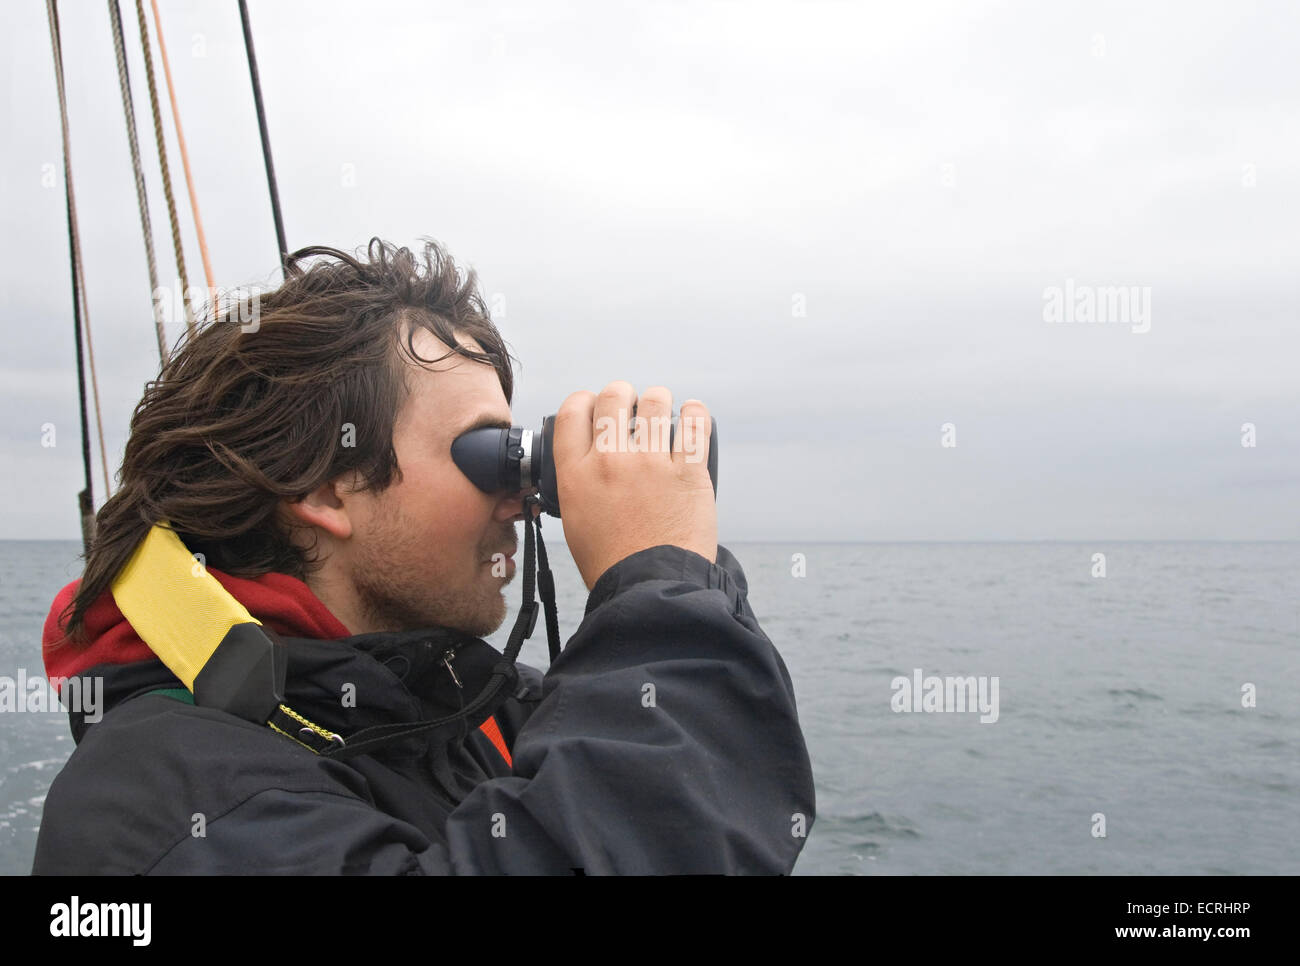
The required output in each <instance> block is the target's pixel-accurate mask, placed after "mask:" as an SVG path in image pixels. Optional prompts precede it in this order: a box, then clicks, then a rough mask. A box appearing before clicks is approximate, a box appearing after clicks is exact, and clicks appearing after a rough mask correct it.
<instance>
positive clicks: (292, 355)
mask: <svg viewBox="0 0 1300 966" xmlns="http://www.w3.org/2000/svg"><path fill="white" fill-rule="evenodd" d="M366 256H367V257H365V258H354V257H352V256H350V255H348V254H346V253H344V252H341V251H338V250H336V249H331V248H309V249H303V250H301V251H299V252H296V253H295V254H294V255H293V256H292V257H291V264H290V268H289V270H288V272H287V273H286V280H285V282H284V284H283V285H282V286H280V287H279V288H278V289H276V290H275V291H273V292H270V293H268V294H265V295H263V296H261V297H260V299H259V303H258V305H257V311H258V316H257V319H256V324H255V325H245V326H243V327H242V328H241V326H240V319H239V317H238V315H239V313H238V310H237V309H236V310H229V311H224V312H221V313H218V314H217V317H216V318H215V320H214V321H212V322H211V323H210V324H208V325H205V326H204V327H203V328H201V329H200V331H199V332H198V334H197V335H195V336H194V337H193V338H192V339H190V340H189V341H187V342H186V343H184V344H183V345H182V346H181V347H180V348H179V349H178V350H177V351H176V352H175V353H174V354H173V356H172V357H171V359H170V360H169V361H168V362H167V364H166V365H165V366H164V367H163V370H162V372H161V374H160V376H159V378H158V379H157V380H155V381H154V382H152V383H150V384H149V385H148V386H147V387H146V390H145V394H144V398H143V399H142V400H141V402H140V404H139V405H138V406H137V407H136V412H135V415H134V417H133V419H132V422H131V436H130V439H129V440H128V442H127V446H126V452H125V456H124V459H123V463H122V471H121V485H120V487H119V489H118V491H117V492H116V493H115V494H114V495H113V496H112V498H111V499H110V500H109V501H108V502H107V503H106V504H105V505H104V506H103V508H101V510H100V511H99V514H98V516H97V520H96V536H95V541H94V544H93V546H92V548H91V552H90V555H89V557H88V558H87V565H86V572H85V576H84V578H83V581H82V586H81V590H80V592H79V594H78V596H77V598H76V600H75V601H74V608H73V612H72V622H71V625H70V630H71V631H72V632H73V633H74V634H75V633H76V632H77V631H78V630H79V629H80V621H81V618H82V617H83V616H84V614H85V609H86V608H87V607H89V605H90V604H91V603H93V601H94V600H95V598H96V597H98V595H99V594H100V593H102V592H103V591H104V590H105V589H107V587H108V585H109V583H110V582H111V581H112V579H113V577H114V576H115V575H116V573H117V571H118V570H119V569H120V568H121V566H122V565H123V564H124V563H125V562H126V560H127V558H128V557H129V556H130V554H131V552H132V551H133V550H134V548H135V546H136V545H137V544H138V542H139V541H140V539H141V538H142V537H143V536H144V533H145V531H146V530H147V528H148V526H149V525H150V524H152V523H154V522H157V521H160V520H167V521H170V523H171V524H172V526H173V527H174V528H175V529H176V530H177V531H178V532H179V533H180V534H181V536H182V538H183V539H184V540H185V542H186V543H187V545H188V546H189V547H190V549H191V550H192V551H194V552H195V553H201V554H203V555H204V558H205V560H206V562H207V564H208V566H210V567H214V568H216V569H219V570H223V571H226V572H228V573H232V574H237V575H240V576H257V575H260V574H264V573H268V572H272V571H275V572H280V573H286V574H290V575H292V576H296V577H301V578H303V579H304V580H306V581H307V582H308V584H309V586H311V587H312V589H313V590H315V591H316V592H317V595H318V596H320V597H321V598H322V600H324V601H325V603H326V605H327V606H330V607H331V609H332V610H334V611H335V613H336V615H337V616H338V617H339V618H340V620H342V621H343V622H344V623H345V624H346V625H347V626H348V627H349V629H351V630H352V631H353V632H354V633H359V632H362V631H368V630H380V629H397V628H401V627H415V626H427V625H430V624H442V625H445V626H450V627H458V628H460V629H462V630H465V631H467V632H469V633H474V634H480V635H481V634H486V633H490V632H491V631H492V630H494V629H495V628H496V627H497V626H499V625H500V622H501V620H502V618H503V617H504V613H505V601H504V599H503V598H502V596H501V589H502V587H503V585H504V583H505V579H504V578H503V577H502V576H499V575H500V574H501V564H500V560H498V565H497V566H496V567H493V565H492V564H491V563H483V562H482V561H490V559H491V557H492V554H493V553H497V552H501V553H508V552H510V551H511V550H512V549H513V547H514V544H515V534H514V525H513V522H512V521H513V520H515V519H519V518H520V509H521V507H520V502H519V500H520V497H519V496H517V495H514V494H505V493H501V494H495V495H489V494H484V493H482V492H481V491H479V490H478V489H477V488H476V487H475V486H474V484H473V483H471V482H470V481H469V480H468V479H467V478H466V477H465V476H464V474H462V473H460V471H459V469H458V468H457V467H456V465H455V463H454V462H453V461H452V459H451V453H450V447H451V441H452V439H454V438H455V436H456V435H459V433H461V432H464V431H465V429H467V428H469V426H472V425H474V424H475V423H477V422H478V420H480V419H491V420H494V421H500V422H502V423H504V424H508V423H509V421H510V408H509V407H510V400H511V395H512V393H513V388H514V381H513V374H512V370H511V361H510V355H509V352H508V350H507V348H506V346H505V343H504V341H503V340H502V338H501V335H500V333H499V332H498V331H497V329H496V327H495V326H494V325H493V323H492V321H491V319H490V318H489V316H488V312H487V309H486V307H485V306H484V304H483V301H482V299H481V298H480V297H479V295H478V292H477V291H476V280H475V276H474V273H473V272H472V271H471V272H469V273H467V274H466V275H465V276H464V277H462V276H461V274H460V273H459V272H458V271H457V269H456V266H455V264H454V263H453V262H452V260H451V259H450V258H449V257H448V256H447V255H446V254H445V253H444V252H443V251H442V250H441V249H440V248H439V247H438V246H437V245H435V244H433V243H431V242H430V243H427V244H426V245H425V248H424V252H423V258H417V257H416V256H415V255H413V254H412V253H411V252H410V251H409V250H407V249H405V248H401V249H398V248H395V247H394V246H392V245H389V244H387V243H384V242H381V241H380V240H379V239H372V241H371V243H370V245H369V248H368V251H367V253H366ZM315 258H320V259H322V260H318V261H315V262H310V260H311V259H315ZM309 262H310V264H309ZM244 311H245V316H246V314H247V309H246V308H245V310H244Z"/></svg>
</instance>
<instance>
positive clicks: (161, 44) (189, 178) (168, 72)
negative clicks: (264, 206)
mask: <svg viewBox="0 0 1300 966" xmlns="http://www.w3.org/2000/svg"><path fill="white" fill-rule="evenodd" d="M149 6H151V7H152V8H153V29H154V32H155V33H157V34H158V52H159V53H161V54H162V62H163V76H164V77H166V78H167V97H168V99H169V100H170V101H171V105H172V122H173V123H174V124H175V126H176V142H177V143H178V144H179V145H180V149H181V165H182V166H183V167H184V168H185V186H186V187H187V188H189V192H190V209H191V210H192V211H193V212H194V230H195V232H197V234H198V236H199V255H200V256H201V257H202V258H203V274H204V275H205V276H206V277H207V280H208V291H209V292H215V291H216V290H217V285H216V282H215V281H214V280H213V276H212V262H211V260H209V258H208V242H207V238H206V237H205V236H204V234H203V219H202V218H200V217H199V198H198V195H196V194H195V193H194V175H193V174H192V173H191V172H190V153H189V151H188V150H187V149H186V147H185V131H184V130H182V128H181V111H180V108H179V107H177V106H176V86H175V85H174V84H173V83H172V69H171V64H170V63H168V61H167V43H166V42H165V41H164V40H163V32H162V18H161V17H159V16H158V0H149ZM190 334H191V335H193V334H194V333H193V331H192V330H191V332H190Z"/></svg>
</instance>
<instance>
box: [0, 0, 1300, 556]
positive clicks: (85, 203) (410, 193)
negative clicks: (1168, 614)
mask: <svg viewBox="0 0 1300 966" xmlns="http://www.w3.org/2000/svg"><path fill="white" fill-rule="evenodd" d="M146 6H147V5H146ZM159 7H160V9H161V12H162V17H163V23H162V27H163V30H164V32H165V35H166V39H167V42H168V46H169V53H170V56H171V60H172V70H173V74H174V79H175V82H176V87H177V97H178V99H179V103H180V108H181V112H182V115H181V117H182V122H183V124H184V127H185V135H186V139H187V141H188V143H189V148H190V152H191V161H192V164H193V174H194V179H195V185H196V189H197V192H198V196H199V202H200V206H201V213H202V217H203V221H204V224H205V228H206V232H207V237H208V243H209V247H210V249H211V254H212V261H213V266H214V270H215V272H216V275H217V279H218V283H219V284H221V285H230V286H233V285H239V284H247V283H262V284H265V283H267V282H269V281H273V280H274V279H275V277H276V264H277V258H276V249H275V236H274V230H273V226H272V221H271V215H270V208H269V203H268V196H267V190H266V182H265V176H264V173H263V169H262V158H261V151H260V145H259V141H258V135H257V125H256V118H255V114H254V109H253V102H252V97H251V91H250V85H249V80H248V72H247V63H246V60H245V55H244V52H243V43H242V37H241V33H240V25H239V14H238V7H237V4H236V3H235V2H234V0H220V2H215V0H212V2H186V3H181V2H179V0H160V3H159ZM250 8H251V15H252V23H253V29H254V33H255V39H256V43H257V53H258V58H259V62H260V64H259V66H260V69H261V75H262V85H263V94H264V97H265V101H266V109H267V115H268V124H269V128H270V136H271V142H272V148H273V151H274V157H275V166H276V170H277V173H278V175H279V185H280V195H281V200H282V204H283V210H284V218H285V227H286V231H287V235H288V243H289V246H290V248H296V247H301V246H304V245H308V244H329V245H334V246H337V247H341V248H347V249H353V248H356V247H358V246H360V245H363V244H364V243H365V241H366V240H367V239H368V238H370V237H371V236H372V235H379V236H382V237H384V238H387V239H390V240H393V241H396V242H400V243H404V244H414V243H416V242H417V241H418V239H420V238H421V237H423V236H432V237H434V238H436V239H438V240H439V241H441V242H442V243H444V244H445V245H446V246H447V247H448V248H449V250H450V251H451V252H452V254H453V255H454V256H455V257H456V258H457V260H458V261H460V262H462V263H464V264H466V265H471V266H473V267H474V268H475V269H477V271H478V273H479V277H480V280H481V284H482V290H483V292H484V294H485V297H487V298H489V299H490V300H494V304H495V305H496V306H497V307H498V309H499V311H498V312H497V321H498V323H499V325H500V327H501V328H502V330H503V332H504V334H505V337H506V339H507V340H508V341H509V342H510V344H511V345H512V347H513V349H514V351H515V353H516V355H518V356H519V358H520V359H521V360H522V362H523V369H522V372H521V373H519V378H518V389H517V393H516V397H515V404H514V407H513V408H514V414H515V417H516V420H517V421H518V422H521V423H523V424H524V425H528V426H531V425H537V424H539V423H540V420H541V418H542V417H543V416H544V415H546V414H547V413H551V412H554V411H555V409H556V408H557V407H558V405H559V404H560V402H561V401H562V400H563V399H564V397H565V396H567V395H568V394H569V393H570V392H572V391H573V390H575V389H580V388H586V389H591V390H599V389H600V388H601V387H602V386H604V385H605V384H606V383H607V382H609V381H611V380H614V379H627V380H629V381H630V382H632V383H633V384H634V385H635V386H636V387H637V388H638V389H644V388H646V387H648V386H650V385H654V384H664V385H667V386H669V387H670V388H671V389H672V390H673V391H674V393H675V398H676V400H677V401H678V402H680V401H681V400H683V399H686V398H688V397H690V396H698V397H699V398H701V399H703V400H704V401H705V402H706V403H708V404H709V405H710V407H711V408H712V410H713V413H714V415H715V416H716V417H717V419H718V424H719V438H720V442H721V468H720V474H719V475H720V483H719V531H720V539H721V540H722V542H724V543H726V542H727V541H728V540H732V541H740V540H760V539H780V540H792V541H804V540H807V541H813V540H979V539H988V540H1016V539H1026V540H1035V539H1072V540H1116V539H1298V538H1300V513H1298V512H1297V505H1298V502H1300V500H1298V498H1300V427H1298V425H1297V422H1298V418H1300V333H1298V330H1297V325H1296V323H1297V320H1298V314H1300V313H1298V311H1297V304H1298V303H1297V297H1298V296H1300V271H1298V270H1300V231H1298V230H1297V226H1298V225H1300V204H1298V201H1300V188H1298V184H1300V122H1298V118H1300V70H1297V68H1296V50H1295V47H1296V38H1297V37H1298V36H1300V7H1297V6H1296V5H1295V4H1292V3H1284V2H1278V3H1259V4H1247V3H1240V2H1223V3H1204V2H1196V3H1187V2H1176V3H1175V2H1170V3H1143V4H1140V5H1139V4H1133V3H1130V2H1115V3H1111V2H1098V0H1086V2H1078V3H1050V4H1044V3H1032V2H1019V3H896V2H890V3H853V4H849V3H785V4H756V3H719V4H706V3H694V2H693V3H689V4H687V3H654V4H651V3H635V4H615V3H610V2H591V3H556V2H530V3H520V4H493V3H478V2H476V3H463V4H458V3H438V2H432V3H430V2H415V3H397V2H388V3H366V4H357V3H355V2H349V3H322V2H311V3H308V2H288V0H279V2H274V3H271V2H259V0H254V2H251V3H250ZM60 10H61V16H62V26H63V33H64V38H63V40H64V58H65V64H66V71H67V85H68V96H69V112H70V124H71V131H72V162H73V176H74V181H75V185H76V190H77V204H78V209H79V215H80V225H81V233H82V239H83V246H84V259H85V272H86V284H87V288H88V296H89V303H90V313H91V321H92V328H93V337H94V347H95V353H96V363H97V366H98V372H99V380H100V394H101V399H102V401H103V407H104V411H103V420H104V430H105V433H106V436H107V449H108V455H109V461H110V468H111V469H115V468H116V461H117V460H118V459H119V457H120V453H121V450H122V447H123V445H124V442H125V431H126V427H127V424H128V420H129V418H130V413H131V410H132V408H133V407H134V405H135V403H136V402H137V401H138V399H139V397H140V394H141V390H142V387H143V384H144V382H145V381H146V380H147V379H149V378H151V377H152V376H153V375H154V374H155V373H156V370H157V366H158V357H157V351H156V346H155V342H154V335H153V331H152V327H151V318H150V299H149V282H148V275H147V271H146V268H145V259H144V248H143V242H142V239H141V234H140V226H139V219H138V215H137V213H136V199H135V192H134V187H133V181H132V176H131V168H130V158H129V154H128V148H127V141H126V134H125V127H124V122H123V114H122V106H121V101H120V95H119V91H118V86H117V72H116V68H115V65H114V58H113V49H112V42H111V34H110V29H109V20H108V14H107V11H106V7H105V4H104V3H103V2H102V0H63V2H62V3H61V4H60ZM123 13H124V16H125V19H126V24H127V39H128V48H129V51H130V68H131V79H132V85H133V88H134V91H135V98H136V116H137V125H138V126H139V130H140V136H141V141H142V150H143V151H144V159H145V164H146V166H147V168H148V169H149V171H150V174H149V202H150V205H151V207H152V211H153V220H154V226H155V232H156V237H155V245H156V247H157V251H158V257H159V262H160V266H161V267H162V271H163V277H164V278H165V279H169V280H170V279H172V278H174V275H175V271H174V267H173V263H172V259H171V254H170V253H171V243H170V235H169V231H168V228H167V220H166V207H165V204H164V201H163V195H162V189H161V181H160V179H159V177H158V174H157V161H156V152H155V151H154V148H153V133H152V124H151V121H150V118H149V108H148V96H147V90H146V87H145V78H144V68H143V59H142V55H141V52H140V50H139V36H138V32H137V30H136V28H135V13H134V3H132V2H130V0H124V2H123ZM4 17H5V25H4V30H3V35H4V39H3V51H4V53H3V56H4V62H5V67H6V70H7V74H8V90H9V96H8V98H7V99H6V100H5V101H4V108H3V109H4V111H5V114H4V116H3V118H2V119H0V130H3V131H4V132H5V142H4V150H3V158H2V160H0V185H2V189H0V190H2V191H3V199H4V204H3V219H4V223H3V228H4V231H3V233H2V234H0V289H2V296H0V298H2V299H3V301H2V302H0V326H2V327H3V328H2V330H0V331H2V332H3V337H4V341H3V345H4V350H5V351H4V352H3V354H0V373H2V377H3V386H2V388H0V461H3V465H4V486H5V490H4V499H3V501H0V538H56V537H57V538H76V537H78V535H79V529H78V520H77V514H76V494H77V492H78V490H79V489H80V488H81V486H82V470H81V462H80V440H79V435H78V434H79V431H78V423H77V409H76V377H75V370H74V355H73V345H72V323H71V293H70V286H69V277H68V251H67V240H66V228H65V221H64V219H65V210H64V197H63V192H62V181H61V177H62V149H61V146H60V137H59V123H58V102H57V97H56V92H55V84H54V74H53V68H52V59H51V53H50V44H49V31H48V26H47V21H46V15H45V5H44V3H42V2H38V0H22V2H11V3H7V4H6V5H5V13H4ZM155 60H157V55H156V54H155ZM158 68H159V71H160V73H161V64H159V65H158ZM160 81H161V78H160ZM163 96H164V98H165V94H164V95H163ZM164 110H165V100H164ZM167 125H168V128H169V131H170V128H171V122H170V118H169V117H168V119H167ZM169 136H170V135H169ZM172 148H173V150H172V153H171V156H170V161H171V165H172V172H173V177H174V180H175V184H176V190H177V192H178V198H179V199H183V198H184V197H185V194H184V181H183V176H182V174H181V165H180V158H179V155H178V154H177V153H176V151H175V150H174V148H175V142H174V139H173V141H172ZM46 166H51V167H46ZM49 171H54V172H55V177H54V178H53V179H51V178H50V177H45V178H44V179H43V174H47V173H48V172H49ZM43 180H44V182H46V183H44V184H43ZM183 219H184V224H185V236H186V242H187V248H186V255H187V261H188V265H189V270H190V273H191V279H192V281H194V282H201V279H202V269H201V265H200V260H199V255H198V246H197V242H196V241H195V235H194V231H193V226H192V220H191V218H190V215H189V210H188V205H185V206H184V208H183ZM1068 280H1069V281H1068ZM1067 285H1068V286H1069V289H1068V292H1069V293H1070V297H1071V298H1072V299H1073V298H1077V299H1082V300H1086V299H1088V298H1091V295H1090V294H1089V293H1091V292H1095V291H1096V290H1099V289H1107V288H1115V287H1124V288H1125V290H1126V291H1127V290H1128V288H1129V287H1133V294H1135V295H1136V296H1137V299H1136V300H1135V302H1134V303H1133V305H1132V306H1130V308H1131V309H1134V310H1135V312H1136V314H1135V317H1134V318H1132V319H1128V320H1127V321H1125V320H1124V319H1120V318H1118V317H1116V319H1115V320H1113V321H1106V322H1098V323H1093V324H1084V323H1079V322H1052V321H1048V320H1047V319H1046V318H1045V316H1048V315H1050V312H1049V311H1045V307H1046V306H1047V305H1048V304H1049V303H1050V301H1051V298H1053V296H1052V295H1051V293H1050V290H1051V289H1052V288H1053V287H1057V288H1059V289H1060V290H1061V292H1062V293H1065V292H1066V291H1067ZM1045 290H1047V292H1048V295H1047V296H1046V297H1045ZM1103 297H1104V293H1103ZM1147 298H1149V303H1145V302H1144V300H1145V299H1147ZM1084 304H1085V303H1084V301H1079V302H1073V301H1072V302H1071V306H1075V307H1080V310H1081V311H1082V308H1081V307H1082V306H1083V305H1084ZM1103 304H1104V301H1103ZM1143 304H1149V316H1145V317H1142V318H1139V317H1138V316H1139V315H1141V307H1142V305H1143ZM1058 305H1059V303H1058ZM501 309H503V311H502V310H501ZM1101 311H1102V313H1103V314H1104V312H1105V311H1107V310H1105V309H1103V310H1101ZM1109 311H1110V314H1111V315H1116V316H1117V313H1118V308H1117V307H1116V305H1114V304H1112V305H1111V306H1110V307H1109ZM1147 326H1149V331H1141V329H1143V328H1146V327H1147ZM178 331H179V329H178V328H174V329H173V330H172V335H173V336H174V335H176V334H177V332H178ZM47 423H52V424H54V426H55V427H56V434H57V435H56V440H57V444H56V445H55V446H53V447H48V446H42V426H43V425H44V424H47ZM1246 423H1250V424H1253V427H1254V441H1255V445H1254V446H1243V445H1242V441H1243V429H1242V427H1243V424H1246ZM945 424H951V428H950V430H949V434H948V441H949V442H952V441H953V440H955V442H956V445H955V446H944V445H943V442H944V432H945V431H944V426H945ZM95 458H96V464H95V466H96V478H95V487H96V501H97V504H98V503H101V502H102V501H103V499H104V484H103V480H102V477H101V476H100V475H99V470H98V452H97V451H96V456H95Z"/></svg>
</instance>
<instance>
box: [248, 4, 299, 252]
mask: <svg viewBox="0 0 1300 966" xmlns="http://www.w3.org/2000/svg"><path fill="white" fill-rule="evenodd" d="M239 19H240V20H241V21H243V24H244V49H245V50H246V51H248V74H249V76H250V77H251V78H252V80H253V103H254V104H256V105H257V129H258V131H259V132H261V135H262V157H263V158H264V159H265V160H266V183H267V184H268V185H269V186H270V188H271V214H272V215H273V216H274V218H275V241H276V244H277V245H279V246H280V267H281V268H282V269H283V270H285V271H288V268H289V249H288V247H287V246H286V245H285V241H284V219H283V218H281V217H280V190H279V189H278V188H277V187H276V185H275V164H274V163H273V162H272V161H271V137H270V135H269V134H267V131H266V111H265V110H264V109H263V107H262V82H261V80H259V79H258V74H257V54H256V53H255V52H254V51H253V28H252V25H250V24H249V22H248V3H247V2H246V0H239Z"/></svg>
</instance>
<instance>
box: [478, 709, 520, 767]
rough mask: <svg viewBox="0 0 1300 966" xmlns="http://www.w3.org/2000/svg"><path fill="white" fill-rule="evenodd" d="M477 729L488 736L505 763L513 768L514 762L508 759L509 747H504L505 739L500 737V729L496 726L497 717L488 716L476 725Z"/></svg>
mask: <svg viewBox="0 0 1300 966" xmlns="http://www.w3.org/2000/svg"><path fill="white" fill-rule="evenodd" d="M478 730H479V731H481V732H483V734H485V735H487V736H488V740H489V741H491V742H492V744H493V745H495V746H496V750H497V751H499V752H501V757H502V758H504V759H505V760H506V764H507V765H509V766H510V767H511V768H514V767H515V763H514V762H513V761H511V760H510V749H509V748H507V747H506V740H505V738H502V737H501V729H500V728H498V727H497V719H496V718H493V717H491V716H489V717H488V719H487V720H486V721H484V722H483V723H482V724H481V725H479V726H478Z"/></svg>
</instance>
